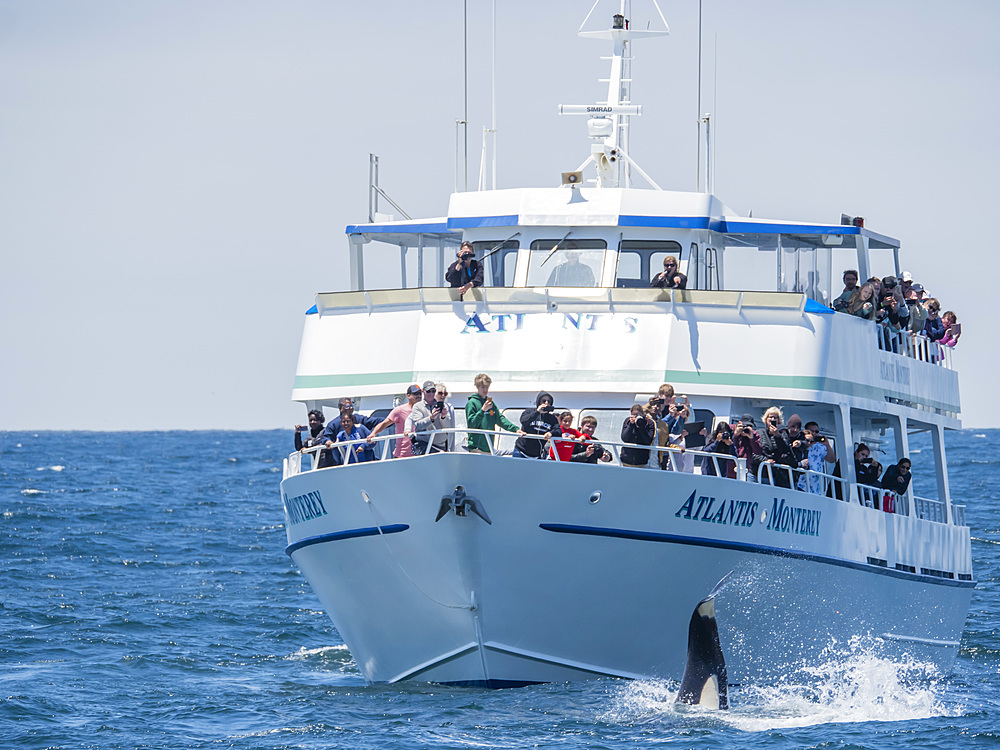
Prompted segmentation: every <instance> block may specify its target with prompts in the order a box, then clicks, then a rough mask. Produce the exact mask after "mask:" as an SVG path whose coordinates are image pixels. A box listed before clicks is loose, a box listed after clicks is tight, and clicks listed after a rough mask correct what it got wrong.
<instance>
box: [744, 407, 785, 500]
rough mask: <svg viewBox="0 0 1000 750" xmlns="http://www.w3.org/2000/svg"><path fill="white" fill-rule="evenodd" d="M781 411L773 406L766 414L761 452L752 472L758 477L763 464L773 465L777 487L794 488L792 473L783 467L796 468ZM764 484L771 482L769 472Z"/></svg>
mask: <svg viewBox="0 0 1000 750" xmlns="http://www.w3.org/2000/svg"><path fill="white" fill-rule="evenodd" d="M781 420H782V416H781V409H779V408H778V407H777V406H772V407H771V408H770V409H768V410H767V411H765V412H764V426H763V428H762V429H761V430H760V433H759V434H760V450H761V453H760V455H759V456H754V458H753V463H752V464H751V467H750V468H751V470H752V471H753V473H754V474H755V475H756V474H757V472H758V470H759V469H760V466H761V464H764V463H768V464H771V476H773V477H774V485H775V486H776V487H785V488H786V489H791V487H792V473H791V471H789V470H787V469H784V468H782V467H785V466H788V467H794V466H795V465H796V462H795V454H794V453H793V452H792V446H791V445H790V444H789V440H788V434H787V433H786V432H785V431H784V430H783V429H782V427H781ZM760 481H761V482H762V483H763V484H770V483H771V480H770V478H769V477H768V474H767V472H764V473H763V474H762V475H761V480H760Z"/></svg>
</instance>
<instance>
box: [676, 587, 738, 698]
mask: <svg viewBox="0 0 1000 750" xmlns="http://www.w3.org/2000/svg"><path fill="white" fill-rule="evenodd" d="M730 575H732V573H728V574H726V576H725V577H723V579H722V580H721V581H719V582H718V583H717V584H715V588H713V589H712V591H711V593H709V595H708V596H706V597H705V598H704V599H702V600H701V601H700V602H698V606H697V607H695V608H694V612H693V613H692V614H691V622H690V624H689V625H688V648H687V663H686V664H685V665H684V676H683V677H682V678H681V689H680V691H679V692H678V693H677V700H676V701H675V702H676V703H689V704H691V705H695V706H697V705H700V706H704V707H706V708H715V709H728V708H729V697H728V690H729V676H728V674H727V673H726V659H725V657H724V656H723V655H722V644H721V642H720V641H719V626H718V623H716V621H715V595H716V594H718V593H719V590H720V589H721V588H722V584H723V583H725V582H726V579H728V578H729V576H730Z"/></svg>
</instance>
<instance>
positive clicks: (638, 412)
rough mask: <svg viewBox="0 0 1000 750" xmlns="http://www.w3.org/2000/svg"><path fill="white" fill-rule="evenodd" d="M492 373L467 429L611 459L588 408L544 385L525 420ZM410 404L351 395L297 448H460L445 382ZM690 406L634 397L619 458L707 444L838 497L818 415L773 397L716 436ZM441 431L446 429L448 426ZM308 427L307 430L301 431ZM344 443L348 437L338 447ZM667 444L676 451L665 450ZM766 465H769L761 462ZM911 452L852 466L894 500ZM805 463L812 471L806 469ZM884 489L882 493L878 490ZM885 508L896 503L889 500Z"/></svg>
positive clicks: (529, 447) (315, 419) (678, 453)
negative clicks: (390, 441) (573, 406)
mask: <svg viewBox="0 0 1000 750" xmlns="http://www.w3.org/2000/svg"><path fill="white" fill-rule="evenodd" d="M492 382H493V381H492V379H491V378H490V376H489V375H487V374H486V373H480V374H479V375H477V376H476V377H475V380H474V382H473V385H474V386H475V389H476V392H475V393H473V394H472V395H471V396H469V399H468V401H467V403H466V405H465V421H466V425H467V427H468V428H469V429H472V430H485V431H494V430H496V429H497V428H500V429H502V430H506V431H508V432H512V433H516V434H517V436H518V437H517V440H516V442H515V443H514V448H513V450H512V451H511V452H510V453H509V455H510V456H513V457H514V458H526V459H541V460H546V459H548V460H559V461H570V462H577V463H598V462H608V461H611V460H612V454H611V452H610V451H609V450H607V449H605V448H604V447H603V446H601V444H600V443H598V442H597V441H595V440H594V432H595V431H596V430H597V424H598V423H597V419H596V418H595V417H593V416H590V415H587V416H584V417H583V418H582V419H581V420H580V427H579V429H577V428H574V427H573V414H572V412H569V411H562V412H556V410H555V399H554V398H553V396H552V394H550V393H548V392H547V391H541V392H540V393H539V394H538V396H537V397H536V398H535V405H534V407H532V408H528V409H525V410H524V411H523V412H522V413H521V416H520V425H516V424H514V423H513V422H512V421H510V420H509V419H507V417H505V416H504V415H503V413H502V411H501V409H500V407H499V406H498V405H497V404H496V403H495V402H494V401H493V397H492V396H491V395H490V394H489V390H490V386H491V385H492ZM406 399H407V400H406V403H404V404H400V405H398V406H396V407H395V408H394V409H392V411H390V412H389V414H388V415H387V416H386V417H385V418H384V419H379V418H378V417H373V416H369V417H366V416H363V415H360V414H355V412H354V402H353V401H352V400H351V399H350V398H346V397H345V398H342V399H340V402H339V404H338V406H339V411H340V413H339V415H338V416H337V417H335V418H334V419H332V420H330V422H329V423H328V424H326V425H324V422H323V413H322V412H321V411H318V410H312V411H310V412H309V425H308V427H306V426H304V425H297V426H296V428H295V448H296V450H299V451H306V450H309V449H311V448H316V447H321V448H322V449H321V451H320V456H319V461H318V466H319V468H324V467H327V466H334V465H339V464H342V463H345V462H346V463H361V462H365V461H374V460H376V455H375V446H374V442H375V437H376V436H377V435H378V434H379V433H381V432H382V431H383V430H386V429H388V428H389V427H390V426H392V427H394V431H395V434H396V435H399V436H400V437H399V438H397V439H396V440H395V441H394V442H395V446H394V448H393V456H394V457H395V458H404V457H406V456H414V455H424V454H427V453H437V452H447V451H454V450H455V445H456V442H455V432H453V431H448V430H451V429H452V428H454V427H455V410H454V407H452V405H451V404H449V403H448V400H447V399H448V388H447V386H445V385H444V383H436V382H434V381H433V380H427V381H425V382H424V384H423V386H422V387H421V386H419V385H416V384H414V385H411V386H410V387H409V388H408V389H407V391H406ZM691 415H692V407H691V403H690V400H689V399H688V398H687V396H682V395H675V392H674V388H673V386H672V385H670V384H669V383H664V384H663V385H661V386H660V387H659V389H657V392H656V395H654V396H651V397H650V398H649V400H648V402H647V403H645V404H642V403H637V404H634V405H633V406H632V408H631V410H630V413H629V416H628V417H626V418H625V420H624V421H623V423H622V428H621V441H622V442H623V443H626V444H627V445H626V446H625V447H623V448H622V449H621V454H620V459H621V464H622V466H626V467H631V468H653V469H661V470H665V471H681V472H687V473H693V472H694V468H695V457H694V456H693V455H689V454H687V451H688V449H689V448H691V449H695V448H697V449H701V453H706V454H712V455H701V456H700V458H701V464H700V465H701V473H702V474H705V475H712V476H717V475H722V476H726V477H728V478H730V479H735V478H737V462H736V459H743V460H744V461H745V463H746V466H747V469H748V473H747V476H746V478H747V480H748V481H751V482H756V481H758V477H760V481H761V482H763V483H765V484H770V483H771V482H772V481H773V483H774V485H775V486H778V487H784V488H788V489H790V488H792V487H793V486H794V487H795V488H796V489H799V490H802V491H804V492H811V493H813V494H818V495H823V494H826V495H829V496H831V497H838V498H839V499H843V498H842V497H840V495H841V488H840V485H839V483H836V482H830V481H827V480H826V479H825V478H824V476H822V475H824V474H825V475H828V476H831V477H838V478H839V477H841V473H840V462H839V460H838V458H837V454H836V451H835V450H834V448H833V446H832V445H831V444H830V442H829V440H828V439H827V437H826V436H825V435H824V434H823V430H822V428H821V427H820V425H819V424H818V423H816V422H806V423H805V424H804V425H803V424H802V419H801V418H800V417H799V416H798V415H797V414H792V415H791V416H790V417H789V418H788V421H787V423H784V422H783V415H782V412H781V409H779V408H778V407H776V406H772V407H771V408H769V409H767V411H765V412H764V414H763V423H762V425H761V427H760V428H759V429H758V428H757V423H756V420H755V419H754V417H753V416H752V415H751V414H744V415H742V416H741V417H739V418H738V419H735V418H734V419H731V420H729V421H722V422H719V423H718V424H717V425H715V427H714V428H713V429H712V432H711V434H710V435H709V433H708V429H707V427H706V425H705V424H704V423H703V422H700V421H691ZM442 431H443V432H442ZM305 432H308V436H306V437H303V433H305ZM337 443H343V444H349V445H342V446H337ZM464 447H465V450H466V451H468V452H470V453H490V454H493V453H497V451H496V450H494V448H493V444H492V441H491V436H488V435H484V434H481V433H469V434H468V436H467V439H466V443H465V446H464ZM667 449H670V450H667ZM765 464H767V465H768V466H767V467H765V466H764V465H765ZM910 465H911V464H910V460H909V459H907V458H902V459H900V460H899V461H898V462H897V463H896V464H894V465H891V466H889V467H888V468H887V469H885V470H884V472H883V469H882V466H881V464H879V462H878V461H876V460H874V459H873V458H872V457H871V450H870V449H869V447H868V446H867V445H865V444H864V443H859V444H858V446H857V447H856V448H855V451H854V470H855V476H856V477H857V482H858V484H860V485H864V486H868V487H872V488H877V489H878V490H885V491H887V493H886V496H885V502H886V504H887V506H888V504H890V503H891V498H892V495H891V493H896V494H903V493H905V492H906V490H907V487H908V486H909V482H910ZM805 470H808V471H805ZM875 494H876V495H877V496H879V499H882V498H881V497H880V493H877V492H876V493H875ZM886 509H887V510H888V509H889V507H886Z"/></svg>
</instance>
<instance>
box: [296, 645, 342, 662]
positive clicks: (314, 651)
mask: <svg viewBox="0 0 1000 750" xmlns="http://www.w3.org/2000/svg"><path fill="white" fill-rule="evenodd" d="M331 651H343V652H346V651H347V646H345V645H344V644H343V643H341V644H338V645H336V646H320V647H319V648H306V647H305V646H303V647H302V648H300V649H299V650H298V651H296V652H295V653H294V654H289V655H288V656H286V657H285V658H286V659H289V660H292V661H301V660H302V659H307V658H309V657H310V656H318V655H320V654H327V653H330V652H331Z"/></svg>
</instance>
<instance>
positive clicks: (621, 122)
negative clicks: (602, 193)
mask: <svg viewBox="0 0 1000 750" xmlns="http://www.w3.org/2000/svg"><path fill="white" fill-rule="evenodd" d="M598 2H600V0H598ZM598 2H595V3H594V6H593V7H592V8H591V9H590V13H588V14H587V18H585V19H584V21H583V25H581V27H580V31H579V32H578V34H579V36H581V37H583V38H587V39H604V40H607V41H610V42H611V44H612V52H611V57H610V61H611V70H610V73H609V75H608V79H607V80H608V93H607V99H606V100H605V101H603V102H598V103H597V104H561V105H559V114H561V115H587V116H588V117H589V118H590V119H589V120H588V121H587V134H588V135H589V136H590V138H591V139H592V143H591V147H590V156H589V157H587V159H586V160H585V161H584V162H583V164H581V165H580V167H579V168H578V169H577V171H581V170H582V169H583V168H584V167H586V166H587V165H588V164H590V163H591V162H593V164H594V165H595V167H596V169H597V179H596V181H595V182H596V184H597V186H598V187H631V171H632V170H633V169H634V170H635V171H636V172H638V173H639V174H640V175H641V176H642V177H643V179H645V180H646V182H648V183H649V184H650V185H652V186H653V187H654V188H656V189H657V190H659V189H660V188H659V186H658V185H657V184H656V183H655V182H653V180H652V179H651V178H650V177H649V175H647V174H646V173H645V172H644V171H643V170H642V168H641V167H640V166H639V165H638V164H636V163H635V160H634V159H632V157H631V156H630V155H629V153H628V147H629V126H630V122H631V117H632V116H633V115H635V116H638V115H641V114H642V107H640V106H638V105H634V104H632V102H631V89H632V85H631V84H632V78H631V69H632V53H631V41H632V39H633V38H642V37H650V36H664V35H667V34H669V33H670V29H669V28H668V27H667V22H666V19H664V18H663V12H662V11H661V10H660V6H659V5H658V4H657V3H656V0H653V6H654V7H655V8H656V11H657V13H659V15H660V20H661V21H662V22H663V28H662V29H641V30H633V29H630V28H629V15H630V13H631V2H630V0H619V11H618V13H615V14H614V15H613V16H612V18H611V28H610V29H604V30H598V31H584V30H583V26H585V25H586V24H587V21H588V20H589V19H590V16H591V15H592V14H593V12H594V9H595V8H596V7H597V4H598Z"/></svg>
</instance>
